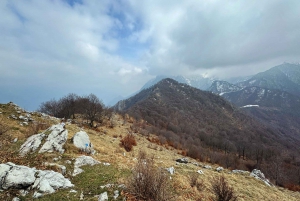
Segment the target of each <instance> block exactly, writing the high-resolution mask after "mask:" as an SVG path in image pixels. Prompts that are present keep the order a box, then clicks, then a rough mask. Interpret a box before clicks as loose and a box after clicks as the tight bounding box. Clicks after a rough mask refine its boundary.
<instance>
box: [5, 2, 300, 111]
mask: <svg viewBox="0 0 300 201" xmlns="http://www.w3.org/2000/svg"><path fill="white" fill-rule="evenodd" d="M299 13H300V3H299V2H298V1H296V0H291V1H288V2H283V1H279V0H274V1H251V2H246V1H229V0H225V1H221V0H209V1H206V0H205V1H204V0H203V1H198V0H186V1H174V0H164V1H158V0H145V1H140V0H119V1H109V0H101V1H97V0H45V1H40V0H27V1H18V0H2V1H0V30H1V32H0V37H1V40H0V70H1V74H0V80H1V83H0V90H1V92H0V93H1V96H0V101H1V102H3V101H7V100H9V99H16V100H21V99H22V100H24V102H26V103H28V102H32V105H35V108H36V107H37V104H38V103H40V102H41V101H46V100H48V99H49V98H59V97H61V96H63V95H66V94H67V93H70V92H74V93H78V94H88V93H95V94H96V95H98V96H99V97H100V98H102V99H103V100H104V102H109V100H110V99H113V98H114V97H116V96H119V95H121V96H128V95H129V94H132V93H134V92H135V91H137V90H139V89H140V88H141V87H142V85H143V84H144V83H146V82H147V81H148V80H149V79H150V78H152V77H154V76H156V75H161V74H164V75H201V74H205V75H212V76H236V75H239V74H245V75H246V74H253V73H257V72H259V71H262V70H266V69H268V68H270V67H272V66H275V65H278V64H280V63H282V62H284V61H286V62H290V61H293V62H294V61H296V62H297V61H298V62H299V55H300V49H299V45H300V37H299V36H300V29H299V28H298V27H299V26H298V20H299ZM18 94H22V96H23V95H24V94H31V95H33V94H34V97H35V101H29V100H31V97H29V96H28V97H22V98H20V96H21V95H18ZM13 97H15V98H13ZM25 99H26V100H25ZM31 107H33V106H31Z"/></svg>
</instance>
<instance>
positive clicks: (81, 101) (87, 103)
mask: <svg viewBox="0 0 300 201" xmlns="http://www.w3.org/2000/svg"><path fill="white" fill-rule="evenodd" d="M38 110H39V111H40V112H43V113H45V114H48V115H52V116H54V117H57V118H65V119H75V118H76V115H78V114H79V115H81V116H82V117H83V118H85V119H87V120H88V121H89V124H90V126H93V123H94V122H95V121H98V122H100V123H101V121H102V118H103V116H105V115H109V114H111V109H109V108H106V107H105V105H104V104H103V102H102V101H101V100H100V99H99V98H98V97H97V96H96V95H94V94H90V95H87V96H79V95H76V94H74V93H70V94H68V95H67V96H64V97H62V98H60V99H59V100H55V99H52V100H50V101H46V102H43V103H41V105H40V107H39V109H38Z"/></svg>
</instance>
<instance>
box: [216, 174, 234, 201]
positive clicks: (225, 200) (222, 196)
mask: <svg viewBox="0 0 300 201" xmlns="http://www.w3.org/2000/svg"><path fill="white" fill-rule="evenodd" d="M211 191H212V192H213V193H214V195H215V197H213V198H212V200H215V201H236V200H237V198H238V196H236V195H235V193H234V189H233V188H232V187H230V186H229V184H228V183H227V181H226V179H225V178H224V176H220V177H218V178H215V179H213V180H212V188H211Z"/></svg>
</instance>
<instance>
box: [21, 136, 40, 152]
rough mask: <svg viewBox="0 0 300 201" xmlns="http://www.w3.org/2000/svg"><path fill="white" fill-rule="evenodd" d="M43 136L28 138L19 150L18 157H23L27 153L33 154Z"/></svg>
mask: <svg viewBox="0 0 300 201" xmlns="http://www.w3.org/2000/svg"><path fill="white" fill-rule="evenodd" d="M44 137H45V134H43V133H41V134H36V135H32V136H30V137H29V138H28V139H27V140H26V142H25V143H24V144H23V145H22V146H21V148H20V155H21V156H25V155H26V154H27V153H29V152H33V151H35V150H37V149H38V148H39V146H40V145H41V143H42V140H43V139H44Z"/></svg>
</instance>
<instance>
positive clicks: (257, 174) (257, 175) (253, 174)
mask: <svg viewBox="0 0 300 201" xmlns="http://www.w3.org/2000/svg"><path fill="white" fill-rule="evenodd" d="M250 176H251V177H254V178H256V179H258V180H261V181H263V182H264V183H265V184H266V185H267V186H274V185H273V184H272V183H271V182H270V181H269V180H268V179H267V178H266V177H265V175H264V173H262V172H261V171H260V170H257V169H254V170H252V172H251V173H250Z"/></svg>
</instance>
